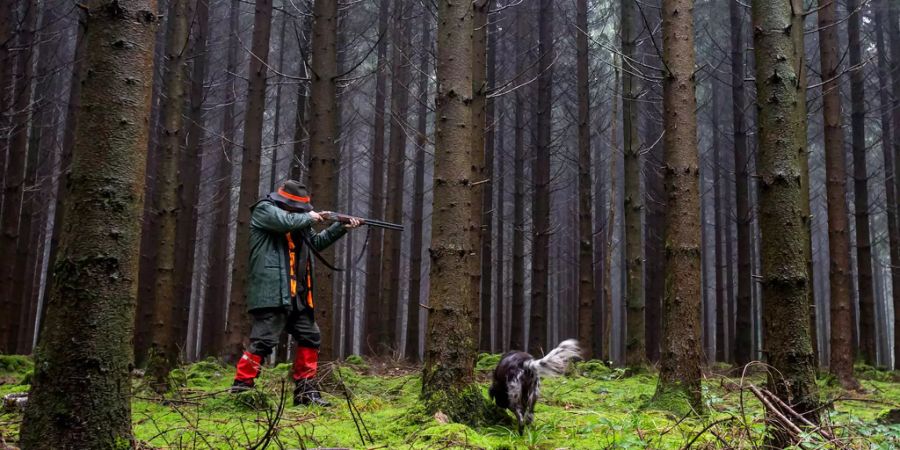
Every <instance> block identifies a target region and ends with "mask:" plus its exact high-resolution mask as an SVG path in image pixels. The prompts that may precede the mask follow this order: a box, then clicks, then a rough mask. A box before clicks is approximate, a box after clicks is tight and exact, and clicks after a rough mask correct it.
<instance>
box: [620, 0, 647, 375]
mask: <svg viewBox="0 0 900 450" xmlns="http://www.w3.org/2000/svg"><path fill="white" fill-rule="evenodd" d="M621 8H622V10H621V12H622V18H621V19H622V22H621V23H622V32H621V34H622V66H623V70H622V131H623V135H622V144H623V148H622V153H623V154H624V158H625V174H624V176H625V191H624V192H623V195H622V199H623V201H624V204H625V206H624V209H625V261H626V268H625V270H626V272H627V275H626V278H627V282H626V291H625V298H624V301H625V305H626V306H625V310H626V311H625V313H626V324H625V328H626V338H625V364H626V365H627V366H629V367H638V366H642V365H644V364H646V362H647V351H646V342H645V341H644V309H645V303H644V255H643V245H644V244H643V242H642V240H643V230H642V228H641V214H642V213H643V209H644V201H643V200H644V198H643V196H642V195H641V158H640V154H641V141H640V134H639V132H638V103H637V96H638V94H639V93H640V86H639V84H638V83H639V80H638V78H637V77H636V76H634V75H633V74H634V73H635V72H637V71H639V69H638V66H637V65H636V64H635V61H636V59H635V58H636V47H637V42H636V40H637V34H638V31H637V30H636V27H635V9H636V8H637V5H636V4H635V3H634V0H622V2H621Z"/></svg>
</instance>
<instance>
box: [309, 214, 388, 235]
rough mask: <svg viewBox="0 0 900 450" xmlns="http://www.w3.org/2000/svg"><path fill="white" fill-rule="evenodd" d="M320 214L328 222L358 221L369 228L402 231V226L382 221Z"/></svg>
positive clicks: (344, 215) (343, 215) (345, 215)
mask: <svg viewBox="0 0 900 450" xmlns="http://www.w3.org/2000/svg"><path fill="white" fill-rule="evenodd" d="M320 214H321V215H322V218H323V219H325V220H327V221H329V222H341V223H350V219H358V220H359V221H360V222H362V223H363V225H368V226H370V227H375V228H384V229H386V230H396V231H403V225H400V224H396V223H390V222H384V221H381V220H375V219H365V218H362V217H356V216H348V215H347V214H341V213H335V212H326V213H320Z"/></svg>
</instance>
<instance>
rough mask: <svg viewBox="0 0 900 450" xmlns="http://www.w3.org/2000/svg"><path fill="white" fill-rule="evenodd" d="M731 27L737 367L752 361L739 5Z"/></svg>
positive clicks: (731, 11) (747, 167)
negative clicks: (735, 218) (735, 222)
mask: <svg viewBox="0 0 900 450" xmlns="http://www.w3.org/2000/svg"><path fill="white" fill-rule="evenodd" d="M728 11H729V19H730V24H731V115H732V121H733V122H732V129H733V133H734V136H733V139H734V174H735V185H736V186H735V187H736V190H735V203H736V206H737V265H738V270H737V305H736V308H735V309H736V323H735V340H734V358H735V362H737V364H738V365H745V364H747V363H749V362H750V361H751V360H752V359H753V355H752V353H751V352H752V346H753V322H752V320H751V319H752V315H753V311H752V308H753V305H752V298H751V287H752V282H753V273H752V264H751V258H752V255H751V253H750V239H751V229H750V221H751V220H752V213H751V210H750V155H749V152H748V149H747V128H746V127H747V126H746V124H745V120H744V109H746V107H747V106H746V105H747V99H746V97H745V94H744V19H743V11H742V8H741V5H740V4H739V3H737V2H729V3H728Z"/></svg>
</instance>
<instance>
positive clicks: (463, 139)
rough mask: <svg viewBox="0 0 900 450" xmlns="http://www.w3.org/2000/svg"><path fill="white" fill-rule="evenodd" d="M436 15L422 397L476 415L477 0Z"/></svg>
mask: <svg viewBox="0 0 900 450" xmlns="http://www.w3.org/2000/svg"><path fill="white" fill-rule="evenodd" d="M437 23H438V25H437V26H438V28H437V33H436V35H437V72H436V74H437V94H436V97H435V107H436V112H435V151H434V204H433V211H434V213H433V216H432V223H433V229H432V245H431V291H430V298H429V314H428V330H427V334H426V340H425V368H424V370H423V376H422V398H423V400H424V401H425V405H426V408H427V409H428V410H429V411H430V412H435V411H438V410H440V411H443V412H444V413H445V414H447V415H448V416H449V417H450V418H451V419H453V420H455V421H460V422H475V421H478V418H479V417H478V416H479V413H480V412H481V411H482V408H481V405H482V403H483V397H482V395H481V390H480V389H479V388H478V387H477V385H475V384H474V383H475V374H474V365H475V356H476V350H477V344H478V342H477V340H478V322H477V320H476V318H477V317H478V292H477V291H476V289H475V288H476V287H477V286H475V285H474V284H473V283H471V282H470V281H469V278H468V277H466V276H465V275H467V274H469V273H470V272H471V268H472V267H474V264H473V261H472V260H473V259H475V260H476V261H477V258H478V256H477V246H478V241H477V240H476V239H474V236H476V234H475V233H473V228H475V227H476V224H477V223H478V221H479V220H478V218H477V217H472V216H473V211H474V209H473V208H472V202H473V201H474V200H475V199H476V197H477V196H476V195H475V190H476V189H478V187H477V186H473V183H474V181H475V180H474V179H473V177H475V176H477V173H476V172H477V171H476V168H475V167H474V165H473V162H474V161H475V160H476V158H475V156H474V155H473V149H472V129H473V127H472V107H471V102H472V95H473V94H472V70H471V67H472V59H473V56H472V32H473V27H472V24H473V9H472V3H471V2H468V1H447V2H439V3H438V15H437ZM460 275H463V277H461V276H460Z"/></svg>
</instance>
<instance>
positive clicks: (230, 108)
mask: <svg viewBox="0 0 900 450" xmlns="http://www.w3.org/2000/svg"><path fill="white" fill-rule="evenodd" d="M240 12H241V8H240V0H231V7H230V8H229V12H228V24H229V29H230V30H232V32H231V33H229V36H228V54H227V61H226V63H225V71H226V72H227V73H228V79H227V82H226V85H225V86H226V88H225V110H224V111H223V114H222V140H221V145H222V151H221V156H220V159H219V160H218V161H217V163H216V178H215V179H216V183H215V184H214V186H215V188H214V195H215V198H216V200H215V203H216V204H215V205H214V206H213V208H215V216H214V217H215V218H214V219H213V220H214V224H213V230H212V232H211V234H210V237H209V246H210V250H209V273H210V274H211V275H210V277H209V281H208V283H207V290H206V302H205V304H204V309H205V311H204V314H203V335H202V337H201V341H200V343H201V345H200V348H201V349H203V354H205V355H211V356H216V357H218V356H221V355H222V354H223V350H224V348H223V346H224V344H225V340H224V337H225V331H226V317H225V308H226V305H227V304H226V302H228V301H230V297H231V296H230V295H229V292H230V291H229V288H228V253H229V247H230V245H229V243H228V242H229V236H230V234H231V233H230V226H231V178H232V177H231V175H232V171H233V170H232V167H233V166H232V158H233V157H234V144H233V142H234V135H235V128H236V127H235V123H234V122H235V120H234V119H235V111H234V110H235V102H236V99H235V95H234V93H235V92H236V89H237V86H236V84H237V83H236V80H237V76H236V75H235V74H236V73H237V70H238V69H237V64H238V62H237V61H238V59H237V58H238V35H237V33H238V32H239V31H238V30H239V29H240V26H239V25H240ZM232 264H234V261H232ZM241 314H243V311H241ZM242 317H243V316H241V317H238V316H235V320H242ZM235 356H236V355H235Z"/></svg>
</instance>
